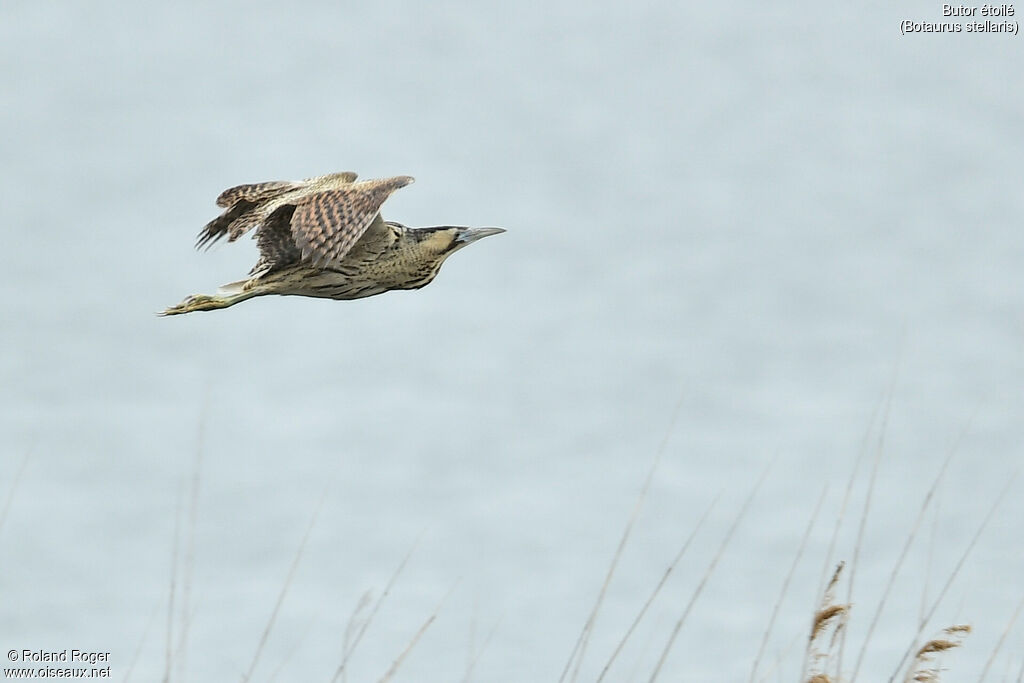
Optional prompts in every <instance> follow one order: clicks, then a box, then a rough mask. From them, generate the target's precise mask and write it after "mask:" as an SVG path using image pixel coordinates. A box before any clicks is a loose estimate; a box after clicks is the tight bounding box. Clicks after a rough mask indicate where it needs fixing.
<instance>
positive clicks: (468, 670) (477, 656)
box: [462, 618, 501, 683]
mask: <svg viewBox="0 0 1024 683" xmlns="http://www.w3.org/2000/svg"><path fill="white" fill-rule="evenodd" d="M500 625H501V618H499V619H498V620H497V621H496V622H494V626H492V627H491V630H490V632H489V633H488V634H487V637H486V638H484V642H483V644H481V645H480V649H479V650H476V652H475V653H474V654H473V657H472V658H471V659H470V661H469V664H468V665H467V666H466V674H465V675H464V676H463V677H462V683H469V681H470V679H471V678H472V677H473V670H474V669H476V665H477V662H479V661H480V657H481V656H483V654H484V651H485V650H486V649H487V646H488V645H490V644H491V640H492V639H493V638H494V634H495V633H497V632H498V627H499V626H500Z"/></svg>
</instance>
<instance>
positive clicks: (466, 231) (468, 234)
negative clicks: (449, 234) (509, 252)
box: [455, 228, 505, 246]
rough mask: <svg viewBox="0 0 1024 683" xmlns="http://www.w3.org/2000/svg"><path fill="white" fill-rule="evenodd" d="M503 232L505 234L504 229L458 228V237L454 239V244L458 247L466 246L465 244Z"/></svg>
mask: <svg viewBox="0 0 1024 683" xmlns="http://www.w3.org/2000/svg"><path fill="white" fill-rule="evenodd" d="M503 232H505V228H460V229H459V235H458V237H456V238H455V242H456V243H458V244H459V245H460V246H466V245H467V244H472V243H473V242H476V241H477V240H479V239H483V238H484V237H490V236H491V235H500V234H501V233H503Z"/></svg>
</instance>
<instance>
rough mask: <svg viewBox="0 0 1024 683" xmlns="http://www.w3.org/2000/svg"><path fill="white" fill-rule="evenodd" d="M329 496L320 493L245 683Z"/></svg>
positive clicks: (279, 609)
mask: <svg viewBox="0 0 1024 683" xmlns="http://www.w3.org/2000/svg"><path fill="white" fill-rule="evenodd" d="M326 497H327V489H324V492H323V493H321V494H320V500H319V501H318V502H317V504H316V509H314V510H313V516H312V517H311V518H310V520H309V524H308V525H307V526H306V531H305V533H303V534H302V541H301V542H300V543H299V548H298V550H296V551H295V557H294V558H293V559H292V564H291V566H290V567H289V568H288V576H286V577H285V580H284V585H283V586H281V592H280V593H279V594H278V596H277V602H276V603H274V609H273V611H271V613H270V619H268V620H267V626H266V628H264V629H263V635H261V636H260V642H259V644H258V645H257V646H256V653H255V654H254V655H253V656H252V662H251V663H250V664H249V670H248V671H247V672H246V673H245V676H244V677H243V678H242V681H243V683H244V682H245V681H249V680H251V679H252V674H253V672H254V671H255V670H256V664H257V663H258V662H259V659H260V655H261V654H262V653H263V648H264V647H265V646H266V644H267V639H268V638H270V632H271V630H273V628H274V622H276V621H277V614H278V612H280V611H281V605H282V604H284V599H285V596H287V595H288V589H289V588H290V587H291V585H292V580H293V579H294V578H295V572H296V570H297V569H298V568H299V562H301V561H302V555H303V553H304V552H305V551H306V542H307V541H309V535H310V533H312V531H313V527H314V526H316V520H317V518H318V517H319V516H320V510H321V508H323V506H324V499H325V498H326Z"/></svg>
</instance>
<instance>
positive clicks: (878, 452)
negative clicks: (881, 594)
mask: <svg viewBox="0 0 1024 683" xmlns="http://www.w3.org/2000/svg"><path fill="white" fill-rule="evenodd" d="M898 370H899V364H898V363H897V365H896V367H895V368H894V369H893V377H892V382H891V384H890V385H889V391H888V393H887V395H886V397H885V409H884V410H883V411H882V424H881V425H880V427H879V430H878V442H877V444H876V445H875V459H874V462H873V463H872V465H871V476H870V478H869V479H868V489H867V493H866V494H865V495H864V509H863V510H862V511H861V515H860V525H859V526H858V527H857V541H856V543H854V546H853V561H852V562H851V563H850V571H849V572H848V579H847V582H848V583H847V590H846V603H847V604H848V605H852V604H853V583H854V579H855V578H856V575H857V563H858V562H859V561H860V549H861V547H862V546H863V544H864V530H865V529H866V528H867V523H868V515H869V513H870V512H871V499H872V497H873V496H874V493H875V482H876V481H877V480H878V467H879V465H880V464H881V462H882V454H883V453H884V452H885V448H884V447H885V434H886V432H887V431H888V429H889V413H890V411H891V409H892V396H893V393H895V391H896V377H897V374H898ZM845 654H846V629H842V632H841V633H840V634H839V654H838V656H837V657H836V662H835V663H836V668H835V672H836V678H837V679H838V678H841V677H842V670H843V659H844V656H845ZM854 678H856V677H854Z"/></svg>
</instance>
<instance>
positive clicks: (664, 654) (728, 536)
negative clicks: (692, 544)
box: [650, 458, 775, 683]
mask: <svg viewBox="0 0 1024 683" xmlns="http://www.w3.org/2000/svg"><path fill="white" fill-rule="evenodd" d="M774 464H775V459H774V458H773V459H772V462H771V463H769V464H768V466H767V467H765V468H764V471H763V472H762V473H761V476H760V477H759V478H758V480H757V483H756V484H754V488H753V489H751V491H750V493H749V494H748V495H747V499H746V500H745V501H743V506H742V507H741V508H740V511H739V513H738V514H737V515H736V518H735V519H733V521H732V524H731V525H730V526H729V530H728V531H727V532H726V533H725V538H723V539H722V543H721V545H719V546H718V552H716V553H715V556H714V557H713V558H712V559H711V563H710V564H709V565H708V568H707V570H706V571H705V572H704V576H702V577H701V579H700V583H698V584H697V588H696V590H694V592H693V595H692V596H691V597H690V602H689V603H687V605H686V608H685V609H684V610H683V614H682V616H681V617H679V621H677V622H676V625H675V627H674V628H673V629H672V633H671V634H670V635H669V637H668V641H667V642H666V643H665V647H664V649H663V650H662V651H661V657H659V658H658V663H657V664H656V665H655V667H654V671H652V672H651V678H650V683H654V682H655V681H656V680H658V674H660V673H661V669H662V667H663V666H664V665H665V660H667V659H668V653H669V652H671V651H672V646H673V645H674V644H675V641H676V637H678V636H679V632H680V631H681V630H682V628H683V624H685V623H686V618H687V617H688V616H689V615H690V611H691V610H692V609H693V606H694V605H695V604H696V603H697V599H698V598H699V597H700V594H701V593H702V592H703V590H704V586H705V585H706V584H707V582H708V579H709V578H711V574H712V573H713V572H714V571H715V567H716V566H717V565H718V561H719V560H720V559H721V558H722V555H723V554H724V553H725V549H726V548H727V547H729V542H730V541H731V540H732V537H733V535H734V534H735V533H736V529H737V528H738V527H739V525H740V522H741V521H742V520H743V518H744V517H745V516H746V514H747V510H749V509H750V505H751V503H753V502H754V497H755V496H756V495H757V492H758V491H760V490H761V485H762V484H764V480H765V479H767V478H768V473H769V472H770V471H771V469H772V466H773V465H774Z"/></svg>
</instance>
